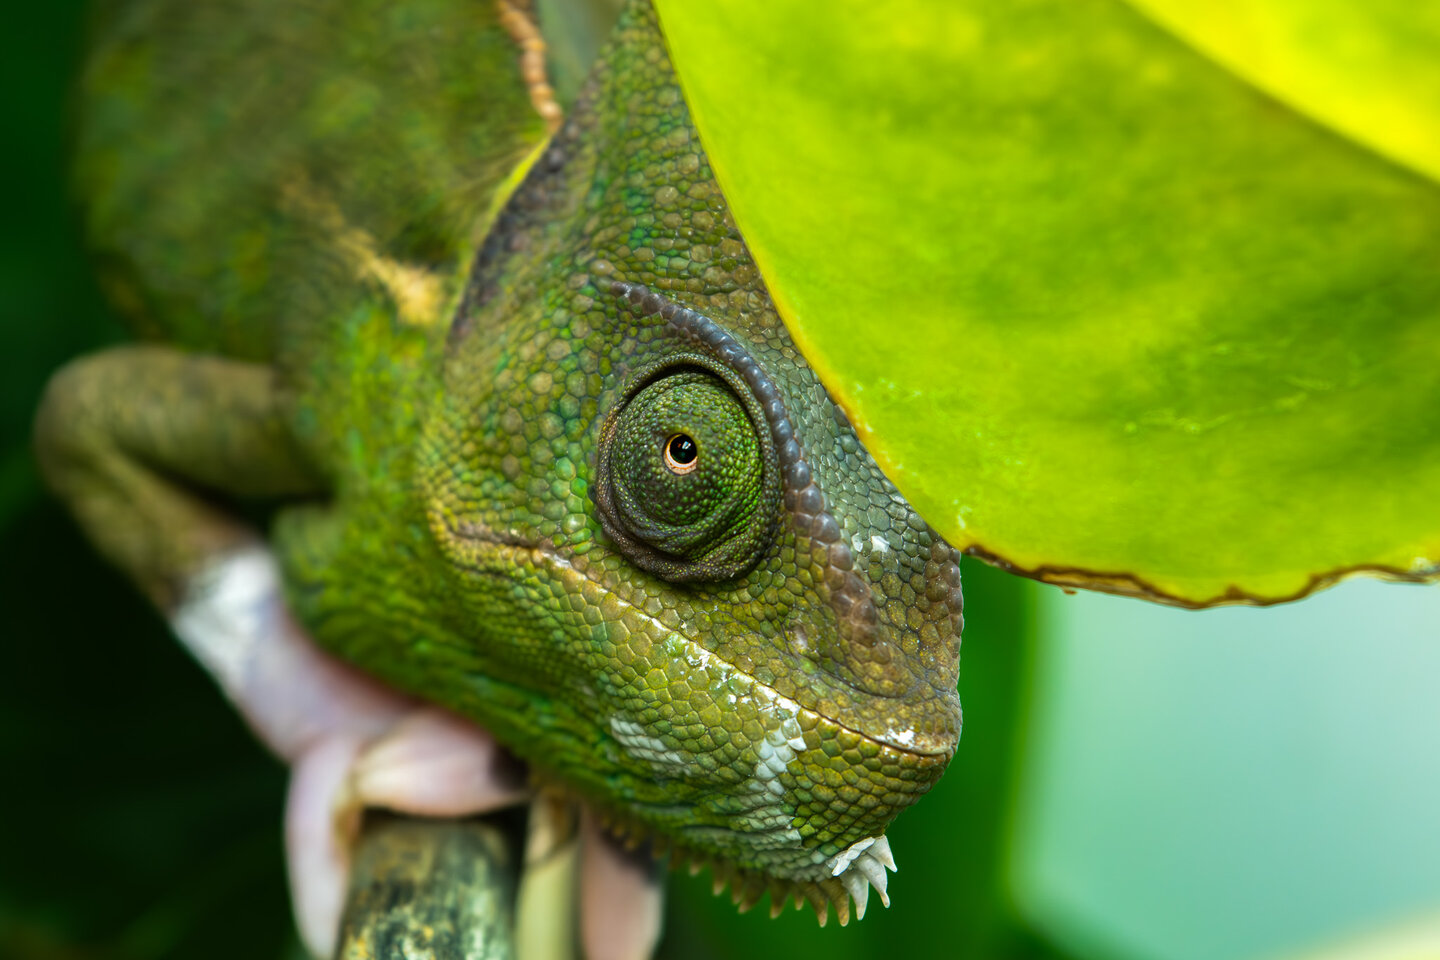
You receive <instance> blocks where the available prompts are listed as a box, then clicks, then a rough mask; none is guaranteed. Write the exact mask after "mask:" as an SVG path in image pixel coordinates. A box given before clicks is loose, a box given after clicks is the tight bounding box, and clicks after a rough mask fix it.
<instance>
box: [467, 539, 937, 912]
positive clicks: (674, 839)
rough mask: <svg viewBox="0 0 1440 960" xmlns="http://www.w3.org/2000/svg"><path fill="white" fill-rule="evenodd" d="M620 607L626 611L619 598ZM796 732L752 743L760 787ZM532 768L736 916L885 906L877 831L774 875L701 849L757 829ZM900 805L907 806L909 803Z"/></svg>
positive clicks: (558, 562)
mask: <svg viewBox="0 0 1440 960" xmlns="http://www.w3.org/2000/svg"><path fill="white" fill-rule="evenodd" d="M447 526H450V528H451V529H452V532H453V534H454V535H455V537H456V538H457V539H458V540H463V541H466V542H468V543H470V544H472V545H474V546H476V547H480V546H483V547H484V548H488V549H490V550H500V551H504V552H505V553H507V554H510V555H511V556H512V557H513V558H514V559H515V560H523V559H528V560H529V561H530V562H531V563H532V564H534V565H536V566H545V567H549V568H550V569H552V570H554V571H555V572H556V573H557V574H558V575H560V576H562V577H574V578H580V579H584V580H586V581H588V582H589V583H592V584H594V585H595V586H599V587H602V588H604V586H605V585H604V584H603V583H601V582H600V581H598V580H597V579H595V578H594V577H592V576H590V575H589V574H588V572H587V571H585V570H583V569H580V568H577V567H576V565H575V564H574V563H572V562H571V560H570V558H568V557H566V556H564V555H563V554H561V553H560V552H559V551H557V550H555V549H554V548H552V547H550V546H549V545H543V546H542V545H539V544H533V543H525V542H523V541H521V539H520V538H519V537H505V536H500V535H497V534H496V533H495V532H494V531H492V530H489V529H487V528H483V527H481V526H480V525H473V524H464V523H462V524H460V525H458V526H459V528H458V529H457V528H456V526H455V525H451V524H447ZM452 542H453V541H452ZM617 599H619V598H617ZM620 602H621V603H622V604H626V605H627V606H630V605H629V604H628V603H627V602H626V601H625V600H623V599H621V600H620ZM636 613H637V614H638V615H640V616H643V617H645V618H646V619H649V620H653V621H654V622H655V626H656V628H657V629H661V628H663V630H664V632H665V633H678V634H679V635H680V636H682V637H683V638H684V639H685V640H686V642H687V643H688V644H689V645H690V646H691V647H692V648H693V649H694V650H695V657H696V658H697V659H699V660H700V661H702V662H704V661H713V662H714V663H716V664H722V665H724V667H725V668H726V669H727V670H728V671H730V672H732V673H733V674H734V675H736V676H737V677H743V678H745V680H746V681H747V682H748V683H749V684H751V685H752V686H753V688H754V689H755V691H757V692H758V693H761V694H762V695H763V696H764V697H765V698H766V699H767V700H771V701H773V702H774V703H776V704H780V705H783V706H784V707H785V708H786V709H787V710H791V711H794V712H795V713H799V712H801V711H803V712H805V713H809V714H814V715H815V716H817V717H819V718H821V719H822V720H823V721H824V722H825V723H827V724H830V725H832V726H834V727H835V728H836V729H837V730H843V731H845V732H847V733H849V734H851V735H853V736H854V737H856V738H859V739H861V740H864V741H868V742H870V743H872V744H874V745H876V746H878V747H880V748H882V749H885V750H890V751H894V752H896V753H905V754H910V755H912V756H915V757H916V758H917V759H922V760H924V761H926V762H928V763H934V762H936V761H937V760H938V761H940V762H942V763H943V760H944V759H948V752H947V753H943V754H941V753H939V752H936V753H932V752H928V751H922V750H915V749H906V748H904V747H902V746H899V745H896V744H892V743H889V742H886V741H884V740H881V739H879V738H876V737H874V736H870V735H868V734H865V733H863V732H861V731H858V730H854V729H853V728H851V727H847V726H845V725H844V724H841V723H838V722H837V721H835V720H834V719H833V718H830V717H828V716H825V715H824V714H820V713H818V712H816V711H814V710H813V709H811V708H806V707H803V706H802V705H801V704H799V703H798V702H796V701H794V700H792V699H791V698H789V697H786V696H784V695H783V694H780V693H779V692H778V691H776V690H774V689H773V688H771V687H769V686H768V685H766V684H764V683H762V682H760V681H758V680H756V679H755V678H754V677H751V676H750V675H748V674H745V673H743V672H742V671H740V670H739V669H737V668H736V667H734V666H733V665H732V664H730V663H729V662H728V661H725V660H723V659H722V658H720V657H719V656H717V655H715V654H713V653H710V652H709V651H708V650H706V649H705V648H704V647H703V646H702V645H701V644H699V643H698V641H696V640H695V639H693V638H690V637H688V636H685V634H684V633H681V632H680V631H678V630H674V629H671V628H669V627H664V625H663V624H661V623H660V622H659V621H658V620H655V618H653V617H650V616H649V615H648V614H645V613H644V612H643V611H640V610H638V609H636ZM797 731H798V728H797ZM797 731H791V735H790V736H788V737H787V736H785V735H784V732H783V731H782V732H781V733H780V734H777V735H771V736H767V737H766V738H765V739H763V740H761V741H759V742H758V743H757V744H756V746H755V749H756V754H757V757H758V763H757V765H756V767H755V771H756V777H757V779H758V780H759V781H761V782H762V783H763V784H770V783H773V784H775V786H776V787H777V788H778V786H779V781H778V780H776V779H773V778H776V777H778V776H779V775H780V773H781V772H782V771H785V770H786V769H787V767H788V766H789V764H790V762H791V761H792V760H794V759H795V757H796V756H797V753H798V752H799V751H801V750H805V749H808V747H809V745H808V744H806V743H805V741H804V739H803V738H800V737H798V736H794V735H793V734H794V733H795V732H797ZM531 766H532V771H533V775H534V776H535V778H536V779H537V780H538V781H539V782H540V783H541V784H543V785H544V787H545V788H546V789H549V790H551V791H553V792H556V793H558V794H560V795H562V796H565V797H567V798H570V799H572V800H574V801H577V802H580V803H583V804H585V805H586V806H587V807H588V808H590V809H591V810H592V811H593V812H594V813H595V815H596V816H597V818H598V819H599V821H600V823H601V824H602V825H604V826H605V828H606V829H607V830H608V831H609V832H610V833H611V834H613V835H614V836H615V837H616V838H617V839H618V840H619V841H620V842H621V843H622V844H624V845H625V846H626V847H627V848H629V849H632V850H635V849H638V848H640V847H641V846H642V845H648V846H649V847H650V849H651V851H652V852H653V853H654V855H655V856H656V858H657V859H661V858H664V857H666V856H668V857H669V860H670V866H671V868H672V869H673V868H678V867H681V866H685V867H688V869H689V872H690V873H691V875H692V876H693V875H695V874H697V873H699V872H700V871H701V870H702V869H709V871H710V873H711V876H712V877H713V890H714V892H715V893H716V894H717V895H718V894H720V893H721V892H723V891H724V890H725V889H727V888H728V889H729V890H730V891H731V899H732V900H733V901H734V903H735V904H736V906H737V907H738V908H739V909H740V911H741V912H745V911H747V910H749V909H751V908H752V907H753V906H754V905H755V904H756V903H757V902H758V901H759V900H760V899H761V897H763V896H764V895H765V894H766V893H768V894H769V895H770V913H771V916H777V915H779V913H780V912H781V911H783V909H784V907H785V904H786V903H787V902H792V901H793V904H794V906H795V908H796V909H800V908H801V907H803V906H804V905H805V904H807V903H808V904H809V905H810V906H811V908H812V909H813V910H814V912H815V915H816V918H817V920H818V921H819V923H820V925H821V926H824V925H825V924H826V922H827V920H828V917H829V911H830V908H831V907H833V908H834V910H835V914H836V917H837V918H838V920H839V922H840V924H841V925H842V926H843V925H845V924H847V923H848V922H849V919H850V916H851V913H852V907H851V905H852V902H853V913H854V916H855V917H856V919H859V918H862V917H863V916H864V915H865V911H866V908H867V905H868V901H869V896H870V891H871V889H872V888H873V889H874V890H875V892H876V893H877V895H878V896H879V898H880V901H881V903H882V904H883V905H884V906H887V907H888V906H889V905H890V895H889V892H888V889H887V888H888V879H889V873H890V872H894V871H895V870H896V866H895V859H894V856H893V854H892V852H891V849H890V843H889V840H888V839H887V838H886V837H885V836H884V834H883V828H882V831H881V832H880V833H878V834H877V835H874V836H869V837H863V838H861V839H860V840H857V841H854V842H852V843H850V844H849V845H848V846H846V847H844V848H843V849H841V850H839V851H838V852H836V853H834V854H832V855H831V856H829V857H823V855H822V854H821V852H820V851H819V850H818V849H815V848H811V850H812V852H813V860H812V861H811V862H810V864H809V866H808V867H806V868H805V869H804V870H803V871H797V872H803V873H806V874H810V875H809V876H782V875H776V874H772V873H768V872H765V871H762V870H758V869H755V868H753V867H748V866H743V865H741V864H739V863H737V862H735V861H733V860H730V859H728V858H726V857H725V856H723V855H721V854H719V853H717V852H714V851H713V850H707V849H705V846H707V845H704V844H703V839H704V837H705V836H706V835H707V834H724V835H726V837H729V838H745V839H747V840H749V839H754V838H755V837H756V836H759V835H760V833H763V831H754V830H749V831H738V830H729V829H728V828H726V827H724V826H720V825H715V824H704V825H693V826H684V825H677V828H676V829H674V830H665V829H662V828H661V827H660V826H659V825H658V824H655V823H651V822H648V821H646V820H645V819H643V818H642V816H640V815H638V811H637V810H634V809H631V808H629V807H626V806H623V805H618V804H614V803H612V802H609V801H607V800H606V799H604V798H596V797H594V796H591V795H589V794H588V793H581V792H580V791H579V790H578V789H577V788H575V787H572V786H570V785H569V784H568V783H567V782H565V780H564V779H563V778H562V777H561V776H560V775H559V774H558V773H557V772H554V771H551V770H547V769H546V768H545V767H544V764H543V760H542V761H540V762H539V763H536V762H535V761H533V760H532V761H531ZM925 789H928V785H927V786H926V787H923V788H921V789H920V790H919V791H918V792H917V793H916V794H915V795H914V797H912V798H910V800H911V801H913V799H916V798H918V796H919V793H920V792H924V790H925ZM905 805H908V802H907V803H906V804H905ZM896 812H898V809H897V811H896ZM892 816H893V815H892ZM887 823H888V821H887ZM710 839H711V840H712V843H711V844H708V846H719V845H720V844H719V843H716V842H714V841H716V840H723V839H725V837H711V838H710ZM777 839H778V838H777ZM793 842H794V843H795V847H796V849H797V850H798V849H801V847H800V841H799V837H798V835H797V836H796V838H795V840H794V841H793Z"/></svg>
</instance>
